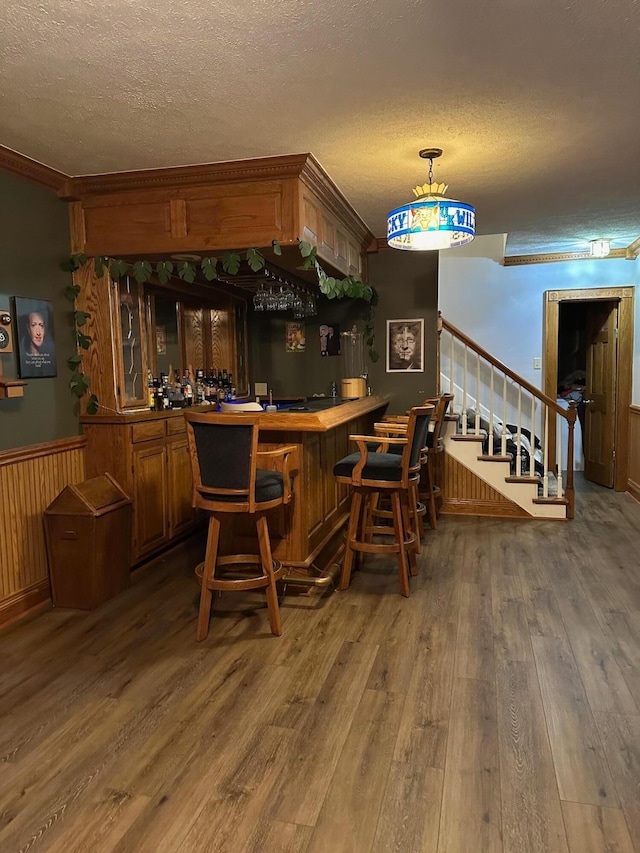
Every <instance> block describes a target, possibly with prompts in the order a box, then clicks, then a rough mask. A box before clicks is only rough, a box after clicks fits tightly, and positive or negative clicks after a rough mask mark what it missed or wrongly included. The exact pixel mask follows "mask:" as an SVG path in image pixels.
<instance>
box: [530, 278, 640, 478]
mask: <svg viewBox="0 0 640 853" xmlns="http://www.w3.org/2000/svg"><path fill="white" fill-rule="evenodd" d="M634 299H635V285H629V286H627V287H591V288H589V287H588V288H580V289H576V290H547V291H545V293H544V318H543V326H542V339H543V362H542V363H543V368H544V370H543V373H544V375H543V382H544V388H543V390H544V393H545V394H546V395H547V396H548V397H551V398H552V399H553V400H555V399H556V397H557V392H558V332H559V325H560V303H561V302H596V301H604V302H607V301H608V302H616V301H617V302H618V303H619V304H618V358H617V364H616V394H615V398H616V402H615V405H616V419H615V427H614V446H615V451H616V457H615V465H614V475H613V488H614V489H615V490H616V491H617V492H624V491H626V489H627V480H628V474H629V409H630V406H631V386H632V373H633V315H634Z"/></svg>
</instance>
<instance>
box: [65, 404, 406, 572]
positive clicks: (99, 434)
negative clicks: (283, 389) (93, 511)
mask: <svg viewBox="0 0 640 853" xmlns="http://www.w3.org/2000/svg"><path fill="white" fill-rule="evenodd" d="M388 402H389V397H388V396H384V395H373V396H371V397H363V398H361V399H359V400H350V401H345V402H343V401H341V400H340V399H337V400H333V399H331V398H310V399H309V400H307V401H306V402H301V403H296V404H294V405H293V406H291V407H290V408H289V409H282V410H279V411H278V412H274V413H269V412H265V413H264V414H263V415H261V423H260V449H263V450H268V449H271V448H273V447H277V446H280V445H283V444H287V445H294V446H295V447H296V453H295V458H294V459H293V460H292V464H291V467H292V469H294V470H295V481H294V498H293V501H292V502H291V504H290V505H289V506H287V507H283V508H280V509H278V510H274V511H273V512H272V513H271V514H270V515H269V518H268V520H269V530H270V534H271V540H272V548H273V553H274V557H275V558H276V559H278V560H281V561H282V562H283V563H284V564H285V565H286V566H288V567H290V569H291V571H292V574H294V575H302V576H308V577H318V576H319V577H320V578H322V577H324V572H325V571H326V569H327V568H328V567H329V566H330V565H331V564H332V563H333V562H335V561H336V560H337V559H338V558H339V556H340V552H341V550H342V547H343V546H342V535H341V531H342V527H343V525H344V522H345V520H346V518H347V515H348V511H349V493H348V489H347V488H346V487H344V486H340V487H339V486H337V485H336V483H335V481H334V479H333V466H334V464H335V463H336V462H337V461H338V460H339V459H341V458H342V457H343V456H345V455H346V454H347V453H351V452H353V451H354V450H355V445H353V443H352V442H350V441H349V435H350V434H352V433H371V431H372V427H373V424H374V422H375V421H377V420H379V419H380V417H381V416H382V414H384V411H385V409H386V407H387V405H388ZM197 408H198V410H200V411H207V409H208V407H197ZM81 420H82V427H83V431H84V434H85V436H86V438H87V450H86V473H87V476H88V477H91V476H97V475H99V474H104V473H106V472H108V473H110V474H111V475H112V476H113V477H114V478H115V479H116V480H117V482H118V483H119V484H120V485H121V486H122V488H123V489H124V490H125V492H127V494H129V496H130V497H131V498H132V499H133V514H134V522H133V534H132V535H133V542H132V546H133V547H132V554H133V558H132V559H133V564H136V563H140V562H142V561H143V560H144V559H146V558H147V557H149V556H152V555H153V554H154V553H157V552H158V551H160V550H162V549H163V548H165V547H167V545H169V544H171V543H172V541H173V540H176V539H177V538H179V537H180V536H181V535H183V534H184V533H186V532H188V531H189V530H191V529H193V528H194V527H195V526H196V524H197V523H198V517H197V516H196V514H195V512H194V510H193V508H192V507H191V497H192V480H191V468H190V462H189V455H188V451H187V441H186V434H185V421H184V417H183V410H180V409H178V410H171V411H169V412H150V411H149V412H147V411H140V412H127V413H122V414H118V413H115V412H114V413H113V414H111V415H95V416H90V415H86V416H84V417H82V419H81ZM245 523H246V519H244V518H237V519H234V520H233V523H232V524H230V525H228V526H225V530H224V532H223V538H222V542H221V546H222V548H223V549H224V550H225V551H227V552H229V553H232V552H234V551H235V552H238V551H245V550H250V549H251V547H252V546H251V544H250V543H249V542H248V541H247V540H248V539H249V538H250V536H251V535H252V530H251V525H249V526H246V527H245V526H244V525H245ZM319 585H322V583H320V584H319Z"/></svg>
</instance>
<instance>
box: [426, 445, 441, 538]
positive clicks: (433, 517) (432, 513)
mask: <svg viewBox="0 0 640 853" xmlns="http://www.w3.org/2000/svg"><path fill="white" fill-rule="evenodd" d="M426 474H427V476H426V480H427V496H428V497H427V506H428V511H429V526H430V527H431V529H432V530H436V529H437V527H438V513H437V511H436V496H435V494H434V492H433V456H431V455H429V456H427V465H426Z"/></svg>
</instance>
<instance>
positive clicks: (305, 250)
mask: <svg viewBox="0 0 640 853" xmlns="http://www.w3.org/2000/svg"><path fill="white" fill-rule="evenodd" d="M298 248H299V249H300V254H301V255H302V257H303V258H308V257H309V256H310V255H311V253H312V252H313V248H315V247H312V246H311V243H307V241H306V240H301V241H300V242H299V243H298Z"/></svg>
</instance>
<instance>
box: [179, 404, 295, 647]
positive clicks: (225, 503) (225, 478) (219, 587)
mask: <svg viewBox="0 0 640 853" xmlns="http://www.w3.org/2000/svg"><path fill="white" fill-rule="evenodd" d="M260 417H261V415H260V414H257V413H256V414H253V413H249V412H246V413H245V412H243V413H242V414H237V415H232V414H202V413H197V412H185V419H186V422H187V438H188V441H189V455H190V457H191V467H192V471H193V504H194V506H195V507H199V508H200V509H203V510H206V511H207V512H208V513H209V515H210V517H209V531H208V536H207V547H206V552H205V558H204V562H203V563H200V564H199V565H198V566H197V567H196V575H197V576H198V578H200V582H201V593H200V612H199V616H198V628H197V639H198V640H204V639H205V638H206V637H207V635H208V633H209V620H210V616H211V603H212V593H213V591H220V592H223V591H233V590H248V589H264V590H265V592H266V598H267V607H268V611H269V623H270V626H271V632H272V633H273V634H275V635H276V636H280V635H281V634H282V626H281V621H280V608H279V606H278V595H277V589H276V581H277V580H279V579H280V578H281V577H282V575H283V571H284V570H283V567H282V564H281V563H280V562H279V561H277V560H274V559H273V557H272V553H271V542H270V539H269V528H268V525H267V519H266V516H265V513H266V512H267V510H270V509H272V508H273V507H277V506H280V505H282V504H287V503H289V501H290V500H291V497H292V489H291V478H290V474H289V457H290V454H291V453H293V452H294V451H295V447H291V446H285V447H280V448H277V449H276V450H269V451H259V450H258V430H259V427H258V423H259V420H260ZM261 460H270V461H272V462H275V463H276V464H278V465H279V467H280V470H270V469H269V470H268V469H265V468H258V462H259V461H261ZM229 513H247V514H249V515H252V516H254V517H255V522H256V531H257V534H258V550H259V554H233V555H227V556H219V555H218V546H219V540H220V523H221V521H222V519H223V518H224V517H225V515H228V514H229Z"/></svg>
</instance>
